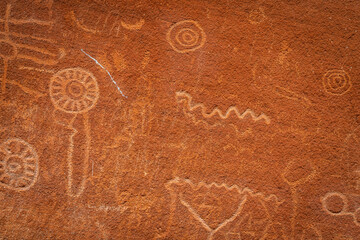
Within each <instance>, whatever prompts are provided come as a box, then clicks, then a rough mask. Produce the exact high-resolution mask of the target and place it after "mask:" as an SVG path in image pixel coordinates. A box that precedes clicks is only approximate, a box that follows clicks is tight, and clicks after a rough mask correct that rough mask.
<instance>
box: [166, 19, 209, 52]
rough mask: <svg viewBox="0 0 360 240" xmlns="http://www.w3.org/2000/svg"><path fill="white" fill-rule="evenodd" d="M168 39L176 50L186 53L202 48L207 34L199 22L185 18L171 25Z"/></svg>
mask: <svg viewBox="0 0 360 240" xmlns="http://www.w3.org/2000/svg"><path fill="white" fill-rule="evenodd" d="M166 39H167V41H168V42H169V44H170V45H171V47H172V48H173V49H174V50H175V51H176V52H180V53H185V52H191V51H195V50H196V49H198V48H201V47H202V46H203V45H204V43H205V41H206V34H205V32H204V30H203V29H202V28H201V26H200V24H199V23H198V22H196V21H193V20H184V21H180V22H177V23H175V24H174V25H173V26H171V27H170V29H169V31H168V32H167V34H166Z"/></svg>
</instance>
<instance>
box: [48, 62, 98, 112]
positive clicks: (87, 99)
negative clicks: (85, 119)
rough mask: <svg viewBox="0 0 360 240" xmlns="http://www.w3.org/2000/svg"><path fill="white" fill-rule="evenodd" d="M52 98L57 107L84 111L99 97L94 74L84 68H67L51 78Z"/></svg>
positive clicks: (91, 106) (65, 110)
mask: <svg viewBox="0 0 360 240" xmlns="http://www.w3.org/2000/svg"><path fill="white" fill-rule="evenodd" d="M49 90H50V99H51V101H52V103H53V104H54V106H55V108H56V109H58V110H60V111H64V112H67V113H83V112H87V111H89V110H90V109H91V108H93V107H94V106H95V104H96V102H97V100H98V98H99V87H98V84H97V81H96V79H95V77H94V75H93V74H92V73H90V72H88V71H86V70H84V69H82V68H67V69H64V70H61V71H59V72H57V73H56V74H55V75H53V77H52V78H51V79H50V88H49Z"/></svg>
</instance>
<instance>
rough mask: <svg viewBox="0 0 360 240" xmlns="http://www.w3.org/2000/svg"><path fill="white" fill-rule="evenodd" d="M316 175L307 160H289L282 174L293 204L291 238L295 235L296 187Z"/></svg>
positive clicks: (296, 212)
mask: <svg viewBox="0 0 360 240" xmlns="http://www.w3.org/2000/svg"><path fill="white" fill-rule="evenodd" d="M315 175H316V170H315V169H314V167H313V165H312V163H311V161H309V160H307V159H294V160H291V161H290V162H289V163H288V165H287V166H286V168H285V169H284V171H283V173H282V175H281V176H282V178H283V180H284V181H285V182H286V183H287V184H288V185H289V186H290V190H291V197H292V202H293V214H292V216H291V233H292V238H294V234H295V225H296V216H297V214H298V211H297V209H298V202H299V200H298V194H297V187H298V186H299V185H301V184H304V183H305V182H307V181H309V180H311V179H312V178H313V177H314V176H315Z"/></svg>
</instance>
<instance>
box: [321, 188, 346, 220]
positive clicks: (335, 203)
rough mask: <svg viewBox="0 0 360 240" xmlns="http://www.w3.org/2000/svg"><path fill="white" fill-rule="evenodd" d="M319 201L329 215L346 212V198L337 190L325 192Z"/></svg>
mask: <svg viewBox="0 0 360 240" xmlns="http://www.w3.org/2000/svg"><path fill="white" fill-rule="evenodd" d="M321 202H322V205H323V207H324V209H325V211H327V212H328V213H329V214H331V215H342V214H344V213H346V211H347V208H348V200H347V198H346V197H345V196H344V195H343V194H341V193H338V192H333V193H327V194H326V195H325V196H324V197H323V198H322V199H321Z"/></svg>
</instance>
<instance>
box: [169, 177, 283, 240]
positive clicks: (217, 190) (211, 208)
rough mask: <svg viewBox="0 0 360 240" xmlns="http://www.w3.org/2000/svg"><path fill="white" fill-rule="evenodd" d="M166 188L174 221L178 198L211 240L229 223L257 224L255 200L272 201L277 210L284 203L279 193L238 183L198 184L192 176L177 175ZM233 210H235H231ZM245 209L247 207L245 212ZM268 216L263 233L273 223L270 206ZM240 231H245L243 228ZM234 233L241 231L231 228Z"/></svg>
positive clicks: (260, 201)
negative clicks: (268, 193)
mask: <svg viewBox="0 0 360 240" xmlns="http://www.w3.org/2000/svg"><path fill="white" fill-rule="evenodd" d="M165 187H166V189H167V190H168V191H169V192H170V195H171V206H170V208H171V212H170V214H171V216H170V221H173V218H174V212H175V209H176V205H177V204H176V201H177V200H178V202H179V203H180V204H181V205H183V206H184V207H186V209H187V210H188V211H189V213H190V214H191V216H192V218H194V219H195V220H197V221H198V222H199V223H200V225H201V226H202V227H203V228H204V229H205V230H206V231H207V232H208V237H207V239H208V240H211V239H213V238H214V234H215V233H216V232H219V231H220V230H221V229H223V228H225V227H226V226H227V225H230V224H231V225H233V227H235V228H236V227H237V226H239V225H241V224H242V222H244V221H246V223H247V224H250V225H252V224H254V222H253V220H254V219H253V218H252V214H254V213H251V211H252V210H251V209H254V206H253V205H252V204H251V203H253V202H257V203H256V206H260V207H264V206H266V205H267V204H268V203H271V204H270V205H272V208H273V209H277V207H278V206H279V205H280V204H281V203H282V202H280V201H278V198H277V197H276V196H275V195H270V196H265V195H264V194H262V193H255V192H253V191H252V190H251V189H249V188H240V187H239V186H237V185H232V186H228V185H227V184H218V183H215V182H213V183H210V184H207V183H204V182H200V183H198V184H194V183H193V182H191V181H190V180H189V179H180V178H178V177H176V178H174V179H173V180H170V181H169V182H167V183H166V184H165ZM230 199H231V200H230ZM207 203H209V204H207ZM214 204H215V205H214ZM247 205H249V206H247ZM250 205H251V207H250ZM248 208H249V209H248ZM229 209H231V210H230V211H229ZM244 209H246V211H245V212H244ZM231 211H232V212H231ZM256 211H258V210H256ZM256 211H255V212H256ZM275 211H276V210H275ZM220 212H221V213H222V214H221V217H219V215H218V213H220ZM262 214H263V213H262ZM264 218H265V219H262V220H261V221H263V223H264V225H263V226H262V230H263V231H264V232H263V234H265V233H266V231H267V229H268V228H269V226H270V223H271V219H270V218H269V216H268V210H267V209H266V208H265V211H264ZM233 222H234V224H233ZM236 230H238V231H241V230H240V229H236ZM168 231H170V230H168ZM231 232H232V235H233V233H234V232H237V231H234V230H231ZM239 235H241V233H240V234H239ZM229 236H230V235H229Z"/></svg>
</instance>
